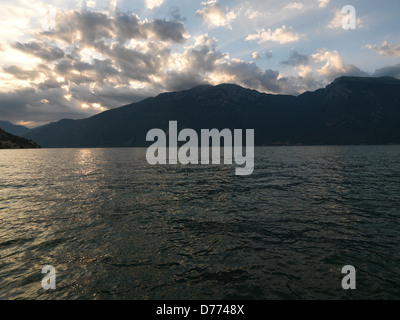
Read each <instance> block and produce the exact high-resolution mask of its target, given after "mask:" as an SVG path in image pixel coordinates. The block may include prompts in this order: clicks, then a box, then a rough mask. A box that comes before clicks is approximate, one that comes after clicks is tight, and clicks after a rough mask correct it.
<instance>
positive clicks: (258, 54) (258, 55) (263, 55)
mask: <svg viewBox="0 0 400 320" xmlns="http://www.w3.org/2000/svg"><path fill="white" fill-rule="evenodd" d="M251 58H252V59H253V60H260V59H267V60H269V59H271V58H272V50H269V51H264V52H253V53H252V54H251Z"/></svg>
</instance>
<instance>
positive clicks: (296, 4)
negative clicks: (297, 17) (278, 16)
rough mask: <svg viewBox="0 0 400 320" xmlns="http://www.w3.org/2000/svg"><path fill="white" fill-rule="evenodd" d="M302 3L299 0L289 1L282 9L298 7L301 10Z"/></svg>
mask: <svg viewBox="0 0 400 320" xmlns="http://www.w3.org/2000/svg"><path fill="white" fill-rule="evenodd" d="M303 7H304V4H303V3H301V2H291V3H289V4H288V5H287V6H286V7H285V8H284V9H298V10H301V9H303Z"/></svg>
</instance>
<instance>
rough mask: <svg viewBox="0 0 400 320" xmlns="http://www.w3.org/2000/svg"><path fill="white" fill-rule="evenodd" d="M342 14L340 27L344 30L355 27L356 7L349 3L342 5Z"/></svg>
mask: <svg viewBox="0 0 400 320" xmlns="http://www.w3.org/2000/svg"><path fill="white" fill-rule="evenodd" d="M342 14H344V15H345V16H344V17H343V19H342V28H343V29H345V30H349V29H353V30H354V29H356V28H357V14H356V8H354V6H351V5H347V6H344V7H343V8H342Z"/></svg>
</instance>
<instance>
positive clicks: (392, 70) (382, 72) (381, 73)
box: [372, 64, 400, 79]
mask: <svg viewBox="0 0 400 320" xmlns="http://www.w3.org/2000/svg"><path fill="white" fill-rule="evenodd" d="M372 75H373V76H374V77H394V78H398V79H400V64H396V65H395V66H389V67H384V68H381V69H378V70H376V71H375V72H374V73H373V74H372Z"/></svg>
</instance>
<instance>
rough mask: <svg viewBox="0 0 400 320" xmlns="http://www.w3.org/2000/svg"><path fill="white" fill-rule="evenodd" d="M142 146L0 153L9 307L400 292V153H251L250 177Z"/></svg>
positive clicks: (3, 282)
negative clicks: (43, 302) (48, 275)
mask: <svg viewBox="0 0 400 320" xmlns="http://www.w3.org/2000/svg"><path fill="white" fill-rule="evenodd" d="M145 152H146V150H145V149H40V150H1V151H0V298H1V299H17V298H23V299H24V298H25V299H26V298H27V299H399V298H400V250H399V240H400V164H399V159H400V147H399V146H356V147H351V146H346V147H265V148H256V150H255V171H254V173H253V174H252V175H251V176H247V177H243V176H242V177H239V176H235V174H234V172H235V170H234V169H235V166H204V165H198V166H182V165H176V166H150V165H148V164H147V162H146V160H145ZM47 264H50V265H53V266H54V267H55V268H56V270H57V289H56V290H54V291H45V290H43V289H42V288H41V279H42V278H43V275H42V274H41V269H42V267H43V266H44V265H47ZM345 265H353V266H354V267H355V268H356V270H357V289H356V290H352V291H345V290H343V289H342V287H341V280H342V277H343V276H344V275H342V274H341V269H342V267H343V266H345Z"/></svg>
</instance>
